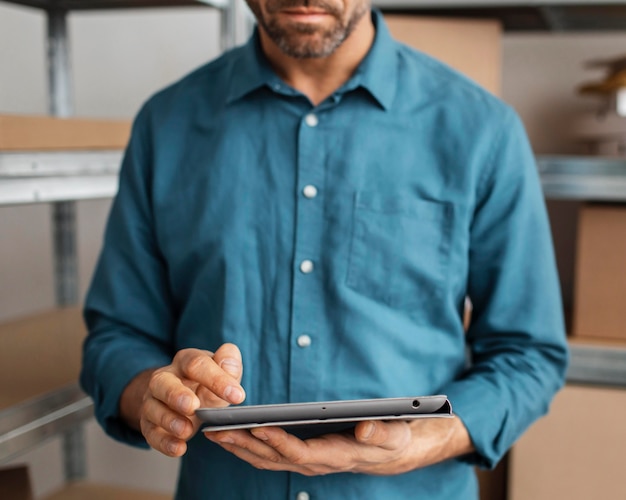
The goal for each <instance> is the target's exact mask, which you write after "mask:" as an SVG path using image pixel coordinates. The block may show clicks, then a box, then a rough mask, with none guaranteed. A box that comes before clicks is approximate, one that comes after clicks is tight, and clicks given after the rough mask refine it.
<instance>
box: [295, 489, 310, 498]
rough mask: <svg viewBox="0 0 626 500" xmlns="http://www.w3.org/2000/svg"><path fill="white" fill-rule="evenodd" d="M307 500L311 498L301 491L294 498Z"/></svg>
mask: <svg viewBox="0 0 626 500" xmlns="http://www.w3.org/2000/svg"><path fill="white" fill-rule="evenodd" d="M309 498H311V497H310V496H309V494H308V493H307V492H306V491H301V492H300V493H298V495H297V496H296V500H309Z"/></svg>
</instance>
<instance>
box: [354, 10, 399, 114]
mask: <svg viewBox="0 0 626 500" xmlns="http://www.w3.org/2000/svg"><path fill="white" fill-rule="evenodd" d="M372 21H373V22H374V27H375V28H376V37H375V38H374V43H373V44H372V47H371V49H370V51H369V52H368V53H367V55H366V56H365V59H363V61H362V62H361V64H360V65H359V67H358V68H357V70H356V73H355V74H354V75H353V77H352V78H351V79H350V81H348V83H347V84H346V85H347V86H348V87H351V88H356V87H358V86H360V87H362V88H364V89H365V90H367V91H368V92H369V93H370V94H371V95H372V97H373V98H374V99H376V101H377V102H378V103H379V104H380V105H381V106H382V107H383V108H384V109H386V110H387V109H389V108H390V107H391V105H392V103H393V99H394V97H395V94H396V82H397V81H398V80H397V78H396V77H397V72H398V56H397V43H396V42H395V41H394V39H393V38H392V37H391V34H390V33H389V29H388V28H387V25H386V24H385V20H384V19H383V15H382V14H381V12H380V11H379V10H378V9H372Z"/></svg>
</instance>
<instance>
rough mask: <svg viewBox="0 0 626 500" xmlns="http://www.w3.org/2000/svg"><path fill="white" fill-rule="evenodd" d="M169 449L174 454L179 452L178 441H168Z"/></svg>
mask: <svg viewBox="0 0 626 500" xmlns="http://www.w3.org/2000/svg"><path fill="white" fill-rule="evenodd" d="M167 451H169V452H170V453H171V454H172V455H176V453H178V443H177V442H176V441H170V442H168V443H167Z"/></svg>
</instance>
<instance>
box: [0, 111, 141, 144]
mask: <svg viewBox="0 0 626 500" xmlns="http://www.w3.org/2000/svg"><path fill="white" fill-rule="evenodd" d="M130 127H131V122H130V121H128V120H87V119H81V118H53V117H48V116H22V115H0V151H55V150H57V151H58V150H68V149H123V148H124V147H126V143H127V142H128V139H129V137H130Z"/></svg>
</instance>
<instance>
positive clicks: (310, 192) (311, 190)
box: [302, 184, 317, 198]
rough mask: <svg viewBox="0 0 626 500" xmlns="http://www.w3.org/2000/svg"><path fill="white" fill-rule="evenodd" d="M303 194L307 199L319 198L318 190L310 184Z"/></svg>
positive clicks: (305, 187)
mask: <svg viewBox="0 0 626 500" xmlns="http://www.w3.org/2000/svg"><path fill="white" fill-rule="evenodd" d="M302 194H304V196H305V197H307V198H315V197H316V196H317V188H316V187H315V186H312V185H311V184H309V185H308V186H304V189H303V190H302Z"/></svg>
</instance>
